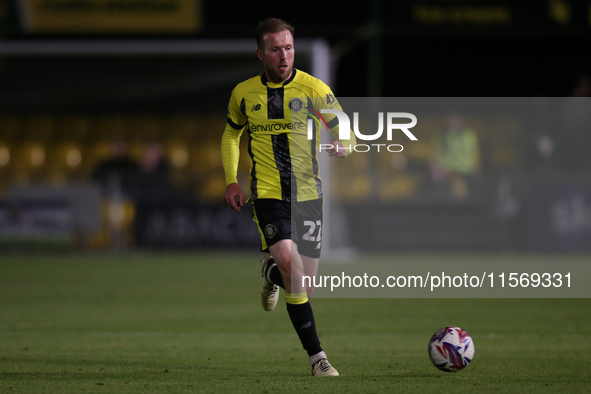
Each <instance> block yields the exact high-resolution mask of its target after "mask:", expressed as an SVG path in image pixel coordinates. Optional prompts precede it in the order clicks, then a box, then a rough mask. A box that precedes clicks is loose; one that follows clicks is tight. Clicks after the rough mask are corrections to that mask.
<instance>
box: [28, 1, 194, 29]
mask: <svg viewBox="0 0 591 394" xmlns="http://www.w3.org/2000/svg"><path fill="white" fill-rule="evenodd" d="M21 11H22V15H23V19H24V24H25V29H26V30H28V31H31V32H34V33H115V34H117V33H163V34H166V33H194V32H196V31H198V30H199V29H200V27H201V2H200V1H198V0H195V1H192V0H191V1H187V0H21Z"/></svg>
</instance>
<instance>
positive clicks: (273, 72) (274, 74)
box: [266, 66, 293, 83]
mask: <svg viewBox="0 0 591 394" xmlns="http://www.w3.org/2000/svg"><path fill="white" fill-rule="evenodd" d="M266 72H267V77H268V78H269V80H270V81H271V82H273V83H281V82H284V81H285V80H286V79H287V78H289V76H290V75H291V73H292V72H293V66H288V67H287V68H286V69H285V70H283V71H282V70H281V69H279V68H272V69H268V70H267V71H266Z"/></svg>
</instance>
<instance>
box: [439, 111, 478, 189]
mask: <svg viewBox="0 0 591 394" xmlns="http://www.w3.org/2000/svg"><path fill="white" fill-rule="evenodd" d="M429 164H430V168H431V178H432V180H433V181H434V182H435V183H436V184H445V185H447V186H449V188H450V191H451V192H452V195H453V196H454V197H455V198H457V199H464V198H466V197H467V196H468V193H469V189H470V187H471V185H472V184H473V183H474V181H475V177H476V175H477V174H478V173H479V171H480V147H479V142H478V135H477V134H476V132H474V130H472V129H470V128H468V127H466V126H465V125H464V121H463V119H462V117H461V115H459V114H457V113H450V114H449V115H448V117H447V125H446V128H445V129H444V130H442V131H441V132H440V133H437V134H436V135H435V137H434V139H433V157H432V158H431V160H430V163H429Z"/></svg>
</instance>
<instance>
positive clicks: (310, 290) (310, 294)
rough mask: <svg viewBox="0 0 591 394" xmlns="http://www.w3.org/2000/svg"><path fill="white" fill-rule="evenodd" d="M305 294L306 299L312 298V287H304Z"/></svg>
mask: <svg viewBox="0 0 591 394" xmlns="http://www.w3.org/2000/svg"><path fill="white" fill-rule="evenodd" d="M306 293H308V298H310V297H312V294H314V285H312V286H309V287H306Z"/></svg>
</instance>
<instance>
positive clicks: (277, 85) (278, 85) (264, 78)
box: [261, 68, 298, 88]
mask: <svg viewBox="0 0 591 394" xmlns="http://www.w3.org/2000/svg"><path fill="white" fill-rule="evenodd" d="M297 71H298V70H296V69H295V68H294V69H293V72H292V73H291V77H289V79H288V80H286V81H284V82H283V83H282V84H281V83H273V82H269V81H268V80H267V76H266V75H265V73H262V74H261V83H262V84H263V85H265V86H267V87H270V88H281V87H283V86H285V85H287V84H288V83H290V82H291V81H293V79H294V78H295V76H296V73H297Z"/></svg>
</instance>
